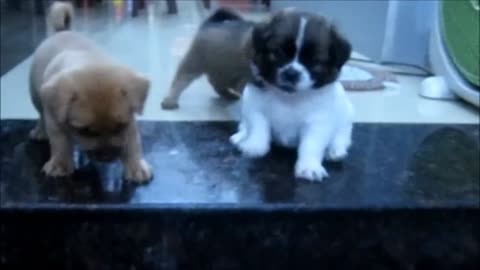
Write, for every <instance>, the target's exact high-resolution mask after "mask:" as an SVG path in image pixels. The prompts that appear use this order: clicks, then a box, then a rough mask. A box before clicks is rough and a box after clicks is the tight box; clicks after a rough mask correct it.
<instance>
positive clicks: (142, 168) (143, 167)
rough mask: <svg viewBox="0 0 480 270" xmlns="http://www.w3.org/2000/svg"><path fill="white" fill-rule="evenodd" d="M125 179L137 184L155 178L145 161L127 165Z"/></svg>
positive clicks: (132, 162)
mask: <svg viewBox="0 0 480 270" xmlns="http://www.w3.org/2000/svg"><path fill="white" fill-rule="evenodd" d="M124 177H125V179H126V180H128V181H132V182H136V183H145V182H148V181H150V180H152V178H153V172H152V169H151V167H150V165H148V163H147V162H146V161H145V160H144V159H140V160H135V161H131V162H129V163H127V164H125V175H124Z"/></svg>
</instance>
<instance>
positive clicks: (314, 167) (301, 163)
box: [295, 159, 328, 182]
mask: <svg viewBox="0 0 480 270" xmlns="http://www.w3.org/2000/svg"><path fill="white" fill-rule="evenodd" d="M295 177H296V178H299V179H305V180H308V181H312V182H320V181H322V180H323V179H324V178H326V177H328V173H327V170H325V168H324V167H323V166H322V163H321V162H320V161H319V160H316V159H301V160H298V161H297V163H296V164H295Z"/></svg>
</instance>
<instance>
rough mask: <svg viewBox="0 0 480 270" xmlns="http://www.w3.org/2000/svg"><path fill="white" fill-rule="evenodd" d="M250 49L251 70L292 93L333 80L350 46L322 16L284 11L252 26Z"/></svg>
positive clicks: (338, 72)
mask: <svg viewBox="0 0 480 270" xmlns="http://www.w3.org/2000/svg"><path fill="white" fill-rule="evenodd" d="M251 49H252V55H251V59H252V64H253V65H254V67H253V69H254V73H257V75H258V76H259V77H261V78H262V79H263V80H264V81H266V82H267V83H269V84H272V85H275V86H277V87H278V88H280V89H281V90H284V91H287V92H293V91H305V90H309V89H317V88H320V87H322V86H324V85H326V84H329V83H332V82H333V81H335V80H336V79H337V78H338V76H339V74H340V70H341V68H342V66H343V65H344V64H345V62H346V61H347V60H348V59H349V57H350V53H351V50H352V47H351V45H350V43H349V42H348V41H347V40H346V39H345V38H343V37H342V36H341V35H340V34H339V33H338V32H337V31H336V29H335V27H334V26H333V25H332V24H330V23H329V22H328V21H327V20H326V19H324V18H323V17H321V16H319V15H316V14H312V13H307V12H301V11H295V10H284V11H281V12H279V13H277V14H275V15H274V16H272V18H271V19H270V20H269V21H267V22H263V23H260V24H258V25H257V26H255V28H254V30H253V34H252V48H251Z"/></svg>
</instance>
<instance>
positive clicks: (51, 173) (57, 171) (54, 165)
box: [42, 158, 74, 177]
mask: <svg viewBox="0 0 480 270" xmlns="http://www.w3.org/2000/svg"><path fill="white" fill-rule="evenodd" d="M42 171H43V172H44V173H45V175H47V176H48V177H65V176H69V175H71V174H73V171H74V165H73V162H72V161H69V160H57V159H53V158H51V159H50V160H49V161H48V162H47V163H45V165H43V169H42Z"/></svg>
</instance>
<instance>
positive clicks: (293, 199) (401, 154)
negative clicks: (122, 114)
mask: <svg viewBox="0 0 480 270" xmlns="http://www.w3.org/2000/svg"><path fill="white" fill-rule="evenodd" d="M33 125H34V122H33V121H18V120H4V121H2V122H1V132H0V144H1V163H0V166H1V174H0V194H1V198H0V202H1V207H2V208H3V209H8V208H25V207H29V206H30V207H32V206H34V207H54V208H55V207H60V206H61V207H77V208H82V207H84V206H85V207H87V206H90V207H91V206H92V205H95V206H96V207H106V208H108V207H113V208H115V207H116V208H136V207H137V208H138V207H147V206H148V207H151V208H152V207H153V208H155V207H159V208H168V207H169V206H171V205H175V207H186V208H188V207H197V208H198V207H204V208H209V207H210V208H212V207H213V208H222V207H226V208H232V209H235V208H255V209H259V208H264V209H272V208H289V207H296V208H323V209H326V208H344V209H363V208H412V207H420V208H422V207H426V208H430V207H433V208H435V207H439V208H443V207H446V208H450V207H453V208H455V207H474V208H477V207H478V205H479V190H480V189H479V186H480V184H479V164H480V162H479V154H480V150H479V149H480V146H479V141H478V138H479V126H478V125H415V124H412V125H410V124H357V125H356V126H355V128H354V133H353V142H354V143H353V147H352V149H351V152H350V155H349V156H348V158H347V159H346V160H345V161H344V162H341V163H327V165H326V168H327V170H328V171H329V172H330V177H329V178H327V179H326V180H324V181H323V182H321V183H310V182H307V181H303V180H296V179H294V177H293V166H294V161H295V158H296V154H295V151H292V150H285V149H281V148H275V147H274V149H273V150H272V152H271V153H270V154H269V155H268V156H267V157H265V158H262V159H258V160H252V159H248V158H244V157H242V156H241V155H240V153H238V152H237V151H236V150H235V149H234V147H233V146H232V145H230V144H229V143H228V137H229V135H230V134H232V133H233V132H234V130H235V124H234V123H231V122H142V123H141V132H142V135H143V144H144V150H145V155H146V159H147V160H148V161H149V162H150V163H151V164H152V166H153V168H154V173H155V178H154V180H153V181H152V182H151V183H149V184H147V185H144V186H136V185H133V184H129V183H126V182H125V181H123V180H122V178H121V170H122V168H121V164H119V163H113V164H95V163H92V162H89V161H88V160H87V159H86V157H85V156H84V155H83V154H82V153H79V152H76V153H75V156H76V160H77V166H78V170H77V171H76V173H75V175H74V176H73V177H72V178H69V179H57V180H52V179H46V178H45V177H44V176H43V175H42V174H41V172H40V170H41V167H42V165H43V164H44V162H45V161H46V160H47V158H48V152H49V151H48V144H46V143H38V142H31V141H28V140H27V134H28V131H29V130H30V129H31V128H32V126H33Z"/></svg>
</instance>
